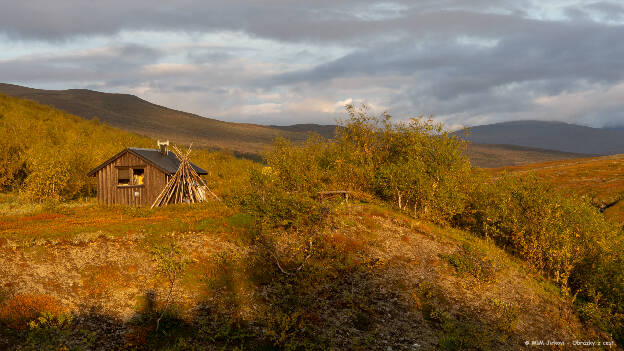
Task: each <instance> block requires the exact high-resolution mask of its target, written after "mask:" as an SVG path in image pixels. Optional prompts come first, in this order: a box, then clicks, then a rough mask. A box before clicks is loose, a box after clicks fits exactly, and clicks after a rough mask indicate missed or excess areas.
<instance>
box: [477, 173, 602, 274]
mask: <svg viewBox="0 0 624 351" xmlns="http://www.w3.org/2000/svg"><path fill="white" fill-rule="evenodd" d="M468 212H469V213H470V219H471V220H472V221H473V222H472V223H471V224H470V227H471V230H472V231H473V232H476V233H478V234H480V235H483V236H486V237H490V238H492V239H494V240H495V241H496V242H497V243H498V244H499V245H500V246H503V247H505V248H507V249H508V250H509V251H511V252H513V253H515V254H516V255H518V256H519V257H521V258H523V259H525V260H526V261H528V262H529V263H530V264H531V265H533V266H534V267H536V268H537V269H538V270H540V271H542V272H544V273H546V274H547V275H549V276H551V277H553V278H554V279H555V280H556V281H557V282H559V283H560V284H561V285H562V286H567V282H568V279H569V278H570V274H571V273H572V270H573V269H574V267H576V266H577V265H578V264H579V263H580V262H581V261H582V260H583V259H584V258H586V257H588V256H589V255H595V254H597V253H598V252H599V248H598V245H597V242H598V240H600V238H606V237H611V236H613V235H614V231H613V228H612V227H611V226H610V225H609V224H608V223H607V222H606V221H605V220H604V218H603V217H602V216H601V215H600V213H599V212H598V211H597V210H596V209H595V208H594V207H592V206H591V205H590V204H588V203H586V202H583V201H582V200H581V199H575V198H572V197H569V196H564V195H562V194H561V193H560V192H558V191H557V190H555V188H554V187H553V186H552V185H550V184H548V183H546V182H544V181H542V180H540V179H539V178H537V177H536V176H534V175H530V174H529V175H503V176H501V177H500V178H499V179H498V180H496V181H495V182H494V183H492V184H485V185H483V186H482V187H480V189H479V190H477V191H476V192H475V193H474V194H473V197H472V202H471V206H470V207H469V209H468Z"/></svg>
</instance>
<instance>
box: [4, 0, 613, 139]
mask: <svg viewBox="0 0 624 351" xmlns="http://www.w3.org/2000/svg"><path fill="white" fill-rule="evenodd" d="M623 5H624V2H622V1H612V2H610V1H573V0H553V1H540V0H538V1H523V0H508V1H505V0H500V1H496V0H492V1H486V0H418V1H416V0H395V1H356V0H344V1H340V0H315V1H287V0H241V1H209V0H203V1H201V0H177V1H158V0H123V1H122V0H106V1H94V0H91V1H89V0H55V1H50V0H23V1H14V0H10V1H9V0H0V8H1V9H2V10H1V11H0V81H1V82H8V83H14V84H20V85H26V86H30V87H36V88H44V89H67V88H89V89H95V90H99V91H106V92H122V93H130V94H136V95H138V96H140V97H142V98H144V99H147V100H149V101H151V102H154V103H157V104H161V105H165V106H168V107H172V108H176V109H180V110H184V111H189V112H194V113H197V114H200V115H203V116H208V117H213V118H217V119H221V120H228V121H236V122H254V123H263V124H294V123H327V124H328V123H333V121H334V119H335V118H336V117H340V116H341V114H342V113H343V110H344V108H343V106H344V105H345V103H350V102H355V103H360V102H364V103H366V104H368V105H369V106H371V107H372V108H373V109H375V110H377V111H383V110H387V111H388V112H389V113H390V114H392V115H393V116H395V117H396V118H397V119H407V118H409V117H412V116H417V115H430V114H431V115H434V117H435V118H437V119H438V120H441V121H444V122H445V123H446V124H447V125H448V126H449V127H457V126H460V125H477V124H485V123H492V122H500V121H507V120H519V119H541V120H559V121H568V122H572V123H579V124H584V125H590V126H595V127H601V126H608V125H624V114H623V113H622V111H624V109H623V107H624V6H623Z"/></svg>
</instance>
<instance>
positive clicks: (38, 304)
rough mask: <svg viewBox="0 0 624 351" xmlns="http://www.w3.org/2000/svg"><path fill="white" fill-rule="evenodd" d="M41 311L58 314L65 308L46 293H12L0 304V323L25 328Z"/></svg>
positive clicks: (19, 328)
mask: <svg viewBox="0 0 624 351" xmlns="http://www.w3.org/2000/svg"><path fill="white" fill-rule="evenodd" d="M43 312H47V313H49V314H51V315H52V316H59V315H61V314H63V313H65V312H66V310H65V308H64V307H63V306H62V305H61V304H60V303H59V302H58V301H57V300H56V299H55V298H53V297H51V296H48V295H42V294H19V295H14V296H12V297H11V298H8V299H6V300H5V301H3V303H2V304H1V305H0V323H2V324H5V325H6V326H7V327H8V328H11V329H17V330H26V329H28V328H29V326H28V324H29V322H31V321H34V320H36V319H37V318H38V317H39V316H40V315H41V313H43Z"/></svg>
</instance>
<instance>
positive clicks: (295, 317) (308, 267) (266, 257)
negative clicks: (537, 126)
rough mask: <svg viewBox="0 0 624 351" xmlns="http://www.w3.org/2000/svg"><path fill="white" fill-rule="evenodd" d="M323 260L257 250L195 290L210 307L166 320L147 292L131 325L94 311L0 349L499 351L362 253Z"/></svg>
mask: <svg viewBox="0 0 624 351" xmlns="http://www.w3.org/2000/svg"><path fill="white" fill-rule="evenodd" d="M319 250H320V253H319V254H317V255H316V257H313V258H311V259H309V260H307V261H305V262H303V261H297V260H288V259H286V258H282V263H281V267H280V266H278V264H277V263H276V259H277V258H276V257H275V256H272V255H271V254H270V252H269V251H266V250H260V249H258V250H256V251H255V252H254V253H253V254H252V255H251V256H250V257H249V259H245V260H238V261H236V260H221V261H220V262H219V263H218V264H217V265H216V266H215V269H213V273H214V274H211V275H210V276H209V277H206V279H205V280H204V281H203V282H204V284H203V285H202V286H199V287H198V290H199V293H200V296H205V298H204V299H203V301H202V302H201V303H199V304H198V305H196V306H194V307H193V308H192V309H191V312H188V309H187V310H186V312H185V309H184V308H183V307H182V306H180V305H178V304H177V303H176V301H174V303H173V304H172V305H171V307H170V308H168V309H167V311H164V313H163V310H161V308H162V307H161V306H162V304H163V303H162V300H163V298H164V297H163V296H157V294H156V293H155V292H154V291H146V292H145V295H144V298H145V299H144V301H145V303H144V304H143V306H142V307H141V308H140V310H139V311H137V313H136V314H135V315H134V316H133V317H132V318H131V319H130V320H129V321H128V322H122V321H120V320H119V319H116V318H114V317H111V316H110V315H107V314H106V313H104V312H102V310H101V309H98V308H95V307H92V306H87V307H84V308H82V309H81V310H82V311H84V312H81V313H79V314H77V315H74V317H73V320H72V321H71V322H70V323H65V324H62V323H59V320H58V319H52V320H48V321H46V322H42V323H40V325H38V326H37V327H35V328H23V329H21V330H19V329H15V328H6V325H4V326H0V348H1V349H9V350H10V349H20V350H46V349H59V348H63V347H68V348H70V349H71V348H79V349H85V350H117V349H122V350H126V349H136V350H158V349H168V350H192V349H205V348H209V347H215V348H216V349H226V350H228V349H245V350H275V349H289V350H317V349H318V350H321V349H329V348H333V349H340V350H389V349H392V350H427V349H433V348H441V349H449V350H452V349H460V348H463V349H489V348H490V347H491V345H495V343H496V342H495V340H494V339H493V337H494V335H493V333H492V329H491V328H490V327H489V326H487V325H485V324H484V323H483V322H480V321H479V320H478V318H477V316H475V317H474V318H471V319H463V320H458V319H457V318H456V317H453V316H451V315H450V314H448V313H447V312H446V311H445V307H444V306H445V305H447V304H449V302H448V301H444V299H443V296H441V295H440V294H438V293H437V292H436V290H435V288H433V287H432V286H433V285H431V284H429V285H427V284H424V285H425V286H428V287H427V288H424V289H421V290H420V291H419V294H420V297H419V300H420V301H421V303H415V301H414V300H411V299H409V297H407V296H406V294H405V290H406V286H402V285H401V284H405V282H403V283H401V282H396V281H391V280H392V279H394V278H392V279H391V278H389V275H390V274H389V271H387V269H389V268H378V267H376V266H375V265H374V262H373V263H371V262H361V261H358V260H357V259H356V257H358V255H365V254H366V252H365V250H364V249H362V248H351V249H348V250H344V246H341V247H340V248H336V247H335V246H332V245H331V244H328V243H321V248H320V249H319ZM302 263H305V265H303V266H301V264H302ZM298 267H302V269H300V270H298V269H297V268H298ZM407 283H408V284H409V283H410V282H407ZM418 283H422V282H411V284H413V285H414V286H415V285H422V284H418ZM425 283H426V282H425ZM5 295H6V296H8V294H6V293H5ZM9 299H10V297H9ZM0 302H2V300H0ZM38 312H42V311H38ZM161 316H162V319H161V320H160V323H159V328H158V329H156V325H157V320H158V319H159V318H160V317H161ZM0 317H1V318H0V320H6V317H7V316H0ZM438 343H439V345H438Z"/></svg>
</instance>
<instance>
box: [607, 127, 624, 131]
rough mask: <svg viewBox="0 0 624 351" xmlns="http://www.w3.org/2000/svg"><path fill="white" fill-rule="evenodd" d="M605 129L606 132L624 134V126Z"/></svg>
mask: <svg viewBox="0 0 624 351" xmlns="http://www.w3.org/2000/svg"><path fill="white" fill-rule="evenodd" d="M603 129H606V130H614V131H617V132H624V126H617V127H604V128H603Z"/></svg>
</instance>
